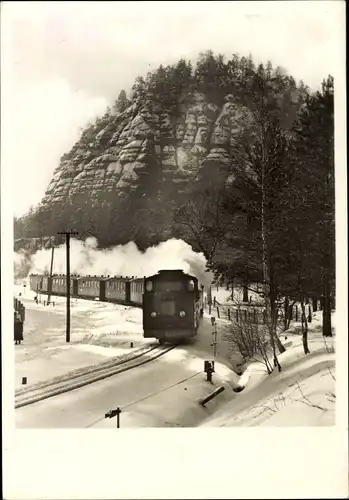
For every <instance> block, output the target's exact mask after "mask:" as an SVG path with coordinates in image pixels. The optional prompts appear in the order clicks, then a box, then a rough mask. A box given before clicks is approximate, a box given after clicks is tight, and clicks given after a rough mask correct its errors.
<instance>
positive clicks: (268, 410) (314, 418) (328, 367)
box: [202, 313, 336, 427]
mask: <svg viewBox="0 0 349 500" xmlns="http://www.w3.org/2000/svg"><path fill="white" fill-rule="evenodd" d="M333 320H335V314H333ZM299 326H300V325H297V324H293V325H292V328H291V329H290V331H288V332H287V335H286V336H285V335H283V336H281V340H282V341H283V343H284V345H285V347H286V348H287V350H286V352H285V353H283V354H281V355H279V361H280V364H281V366H282V371H281V373H279V372H278V371H277V370H275V371H274V372H273V373H272V374H271V375H268V374H267V373H266V370H265V368H264V366H263V365H262V364H257V363H252V364H250V365H249V366H248V368H247V370H246V371H245V373H244V374H243V376H242V377H241V379H240V384H241V385H242V386H243V385H245V389H244V390H243V391H242V392H240V393H239V394H236V395H235V396H234V398H233V401H231V402H229V403H227V404H226V405H224V406H223V407H221V408H220V409H219V411H217V412H216V413H215V415H214V416H212V417H211V418H208V419H207V420H206V421H205V422H204V423H203V424H202V425H204V426H221V427H230V426H255V425H273V426H294V425H302V426H308V425H312V426H314V425H320V426H323V425H334V424H335V402H336V396H335V394H336V390H335V384H336V380H335V379H336V371H335V337H332V338H328V337H327V338H326V340H324V338H323V336H322V334H321V313H315V315H314V318H313V321H312V323H311V324H310V325H309V349H310V354H308V355H306V356H305V355H304V351H303V345H302V339H301V336H300V335H299V333H298V331H299V330H298V329H299ZM292 331H293V332H297V333H291V332H292ZM285 337H287V338H285Z"/></svg>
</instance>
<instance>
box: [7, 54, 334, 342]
mask: <svg viewBox="0 0 349 500" xmlns="http://www.w3.org/2000/svg"><path fill="white" fill-rule="evenodd" d="M197 92H200V93H202V94H204V96H205V99H206V102H207V103H208V104H210V105H212V110H213V111H212V113H214V109H216V110H218V111H216V113H217V114H216V115H215V116H214V120H213V122H215V121H216V118H217V117H218V115H219V112H220V110H222V109H223V107H224V105H225V104H226V103H227V102H232V103H234V105H236V106H237V108H238V109H239V110H240V111H239V116H238V117H237V118H236V122H235V124H234V123H233V122H232V121H231V120H228V119H227V118H226V117H224V116H223V118H222V123H221V124H220V127H221V130H222V131H223V132H222V133H223V134H226V135H227V137H228V140H227V141H226V142H225V143H224V144H219V148H220V149H221V150H223V151H224V155H225V158H226V159H227V161H225V162H224V163H221V162H220V160H219V159H218V160H217V159H216V160H208V159H207V154H203V155H201V156H200V154H195V155H193V154H191V153H190V148H188V147H187V153H188V154H187V156H186V158H185V162H186V163H185V165H184V168H185V169H188V170H190V169H191V168H195V169H196V171H197V172H198V174H197V175H196V178H195V182H192V181H191V182H186V183H184V187H183V189H179V187H178V185H177V184H174V183H173V182H172V181H171V178H166V177H165V176H163V175H162V170H161V165H162V158H161V154H160V155H159V154H158V152H157V151H158V150H157V149H156V147H155V146H156V144H160V149H161V148H162V147H163V146H164V145H171V146H174V148H175V149H177V148H178V146H181V147H182V149H183V148H184V149H185V147H184V146H183V144H182V143H181V141H180V140H179V139H177V134H176V131H177V128H178V125H180V124H183V122H184V118H185V113H186V111H187V110H188V108H189V106H193V105H195V93H197ZM333 93H334V83H333V79H332V77H330V76H329V77H328V78H327V79H325V80H324V81H323V83H322V88H321V90H320V91H317V92H311V91H310V90H309V88H308V87H306V85H305V84H304V83H303V82H302V81H301V82H299V83H297V82H296V81H295V79H294V78H293V77H292V76H290V75H287V74H286V72H285V71H283V70H282V69H281V68H279V67H277V68H273V66H272V64H271V63H270V62H268V63H267V64H264V65H263V64H260V65H255V63H254V62H253V59H252V57H251V56H249V57H247V58H245V57H238V56H237V55H233V57H232V58H231V59H230V60H228V61H225V59H224V57H223V56H221V55H214V54H213V53H212V52H211V51H208V52H207V53H205V54H202V55H201V56H200V57H199V60H198V62H197V63H196V65H195V66H194V65H193V64H192V63H191V62H188V61H185V60H183V59H182V60H180V61H179V62H178V63H177V64H174V65H170V66H162V65H161V66H160V67H159V68H158V69H157V70H156V71H154V72H151V73H148V74H147V75H146V76H145V77H144V78H143V77H138V78H136V80H135V83H134V85H133V87H132V92H131V93H130V95H129V97H128V96H127V94H126V92H125V91H122V92H121V93H120V95H119V97H118V99H117V100H116V101H115V103H114V105H113V106H112V107H111V108H109V109H108V110H107V111H106V113H105V115H104V116H103V117H100V118H98V119H97V120H96V121H95V123H93V124H91V125H90V126H89V127H87V128H86V129H85V130H84V131H83V132H82V135H81V139H80V141H78V143H77V144H75V145H74V147H73V148H72V150H71V151H70V152H69V153H67V154H65V155H64V156H63V157H62V161H63V160H69V159H70V158H72V157H73V156H74V154H75V153H76V151H77V150H78V149H79V148H80V149H81V148H83V149H84V151H86V158H87V159H86V161H88V159H89V158H90V157H91V158H95V157H97V156H98V155H99V154H102V153H103V151H104V150H105V149H106V148H107V147H108V140H109V139H110V137H111V136H112V135H113V133H114V130H115V127H116V126H117V124H118V123H119V121H120V119H121V118H120V117H122V116H124V115H123V114H124V112H125V110H126V111H127V110H128V109H129V108H130V106H133V107H134V110H135V111H134V115H132V116H136V114H137V112H138V111H139V110H140V109H142V110H143V111H144V106H145V108H146V111H147V113H148V114H147V120H148V123H150V125H152V127H153V128H154V129H155V128H156V120H155V119H154V123H153V120H152V118H153V117H155V115H156V114H158V115H159V114H160V115H161V113H166V114H167V116H170V117H171V120H170V123H169V124H168V126H167V128H166V127H162V128H161V130H160V137H159V138H157V139H156V140H155V139H154V137H152V136H151V135H150V136H149V137H147V140H146V145H145V152H144V155H143V160H142V161H143V162H144V165H145V169H144V172H143V173H142V175H140V176H139V178H138V179H136V180H135V181H134V183H133V184H132V185H131V186H129V187H128V188H127V189H125V190H124V191H123V192H122V193H121V196H120V193H119V195H118V196H117V195H116V194H115V192H113V191H110V192H105V191H101V192H100V194H99V195H98V196H97V197H93V198H92V197H91V196H90V193H89V190H88V189H86V191H85V192H83V191H81V192H79V193H76V194H74V195H71V196H69V197H68V198H67V199H66V200H65V202H64V203H59V204H54V205H52V204H51V205H42V204H39V206H38V207H35V209H31V211H30V213H28V214H27V215H26V216H24V217H21V218H19V219H16V220H15V237H16V238H32V237H40V236H49V235H55V234H56V232H57V231H61V230H62V228H64V227H71V228H74V229H75V230H77V231H78V232H79V237H80V238H85V237H87V236H89V235H93V236H96V237H97V239H98V240H99V242H100V245H101V246H102V247H106V246H110V245H116V244H123V243H126V242H128V241H130V240H133V241H135V242H136V243H137V244H138V245H139V247H140V248H145V247H147V246H149V245H151V244H157V243H159V242H160V241H163V240H166V239H168V238H169V237H180V238H183V239H185V240H186V241H187V242H188V243H190V244H192V245H193V247H194V248H195V249H196V250H199V251H202V252H203V253H204V254H205V256H206V258H207V260H208V265H209V267H210V268H211V269H213V270H214V271H215V272H216V273H217V275H219V276H221V277H222V278H223V279H224V280H225V281H228V282H232V281H234V280H239V281H240V282H243V283H245V284H248V283H251V282H254V281H258V282H260V283H263V284H264V292H263V293H264V294H265V295H266V297H267V299H268V301H269V302H268V304H269V305H268V307H269V310H270V317H271V320H272V322H273V318H274V317H275V311H276V309H277V308H279V307H281V306H284V307H285V310H287V305H288V304H292V302H293V301H297V302H300V304H301V306H302V309H303V315H304V316H305V303H306V301H307V299H308V298H309V297H312V298H316V299H320V298H321V297H322V300H323V303H324V334H326V335H330V334H331V320H330V318H331V317H330V311H331V307H332V306H333V302H332V304H331V300H333V299H334V296H333V291H334V279H335V262H334V255H335V250H334V246H335V234H334V198H335V197H334V109H333V107H334V104H333ZM142 106H143V108H142ZM130 109H131V108H130ZM132 109H133V108H132ZM210 109H211V108H210ZM210 112H211V111H210V110H208V111H207V113H210ZM106 127H107V128H108V133H107V134H104V135H103V140H102V141H99V140H97V135H98V133H99V132H100V131H101V130H102V129H105V128H106ZM208 132H209V133H208V134H207V138H206V142H207V143H206V146H207V151H208V152H209V151H210V150H211V149H212V148H215V147H217V144H215V139H214V137H213V135H212V131H211V130H209V131H208ZM191 147H192V146H191ZM161 150H162V149H161ZM89 155H90V156H89ZM285 297H286V299H285ZM282 301H284V302H285V303H282ZM303 319H304V323H305V325H306V318H305V317H304V318H303ZM305 350H306V347H305Z"/></svg>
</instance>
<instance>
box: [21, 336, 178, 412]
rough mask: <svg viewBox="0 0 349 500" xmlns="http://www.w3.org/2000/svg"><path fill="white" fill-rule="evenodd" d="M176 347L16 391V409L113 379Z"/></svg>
mask: <svg viewBox="0 0 349 500" xmlns="http://www.w3.org/2000/svg"><path fill="white" fill-rule="evenodd" d="M175 347H176V346H175V345H172V346H158V345H157V346H153V347H150V348H148V349H145V350H143V351H141V352H139V353H138V354H137V355H135V356H133V357H131V358H127V359H123V360H119V361H117V360H116V361H115V360H114V361H112V360H110V361H107V362H105V363H103V364H100V365H98V366H96V367H91V368H87V369H81V370H79V371H78V372H72V373H71V374H69V373H68V374H67V375H65V376H63V377H56V378H55V379H52V380H49V381H47V382H41V383H40V382H39V383H37V384H35V385H33V386H32V387H27V388H23V389H20V390H18V391H16V393H15V408H16V409H17V408H22V407H23V406H28V405H32V404H34V403H37V402H38V401H42V400H44V399H48V398H52V397H53V396H58V395H59V394H64V393H65V392H69V391H73V390H74V389H79V388H80V387H84V386H86V385H89V384H93V383H94V382H98V381H99V380H103V379H105V378H108V377H112V376H113V375H116V374H118V373H122V372H125V371H128V370H131V369H133V368H136V367H138V366H142V365H144V364H146V363H150V362H151V361H153V360H155V359H157V358H159V357H160V356H163V355H164V354H166V353H167V352H169V351H171V350H172V349H174V348H175Z"/></svg>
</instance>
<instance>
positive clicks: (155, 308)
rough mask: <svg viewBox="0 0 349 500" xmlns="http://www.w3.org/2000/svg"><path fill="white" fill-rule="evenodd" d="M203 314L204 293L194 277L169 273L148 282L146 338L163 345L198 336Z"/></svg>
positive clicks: (145, 318)
mask: <svg viewBox="0 0 349 500" xmlns="http://www.w3.org/2000/svg"><path fill="white" fill-rule="evenodd" d="M202 315H203V291H202V290H201V291H200V290H199V286H198V280H197V278H195V277H194V276H190V275H189V274H186V273H184V272H183V271H182V270H173V271H170V270H166V271H159V272H158V273H157V274H155V275H153V276H149V277H147V278H145V279H144V295H143V330H144V337H146V338H154V337H155V338H157V339H159V341H160V344H163V343H165V342H180V341H183V340H185V339H187V338H190V337H195V335H196V334H197V331H198V327H199V323H200V318H201V316H202Z"/></svg>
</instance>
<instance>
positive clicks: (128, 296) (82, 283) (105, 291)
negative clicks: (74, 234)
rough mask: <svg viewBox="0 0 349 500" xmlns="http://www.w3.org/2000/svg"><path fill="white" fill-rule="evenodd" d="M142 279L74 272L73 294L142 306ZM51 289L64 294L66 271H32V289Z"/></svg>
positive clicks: (71, 284)
mask: <svg viewBox="0 0 349 500" xmlns="http://www.w3.org/2000/svg"><path fill="white" fill-rule="evenodd" d="M143 283H144V279H143V278H135V277H129V276H126V277H125V276H113V277H112V276H78V275H71V278H70V294H71V297H74V298H81V299H90V300H94V299H99V300H100V301H105V302H115V303H118V304H128V305H133V306H136V307H142V301H143ZM50 288H51V293H52V295H59V296H65V295H66V290H67V278H66V276H65V275H63V274H54V275H53V276H52V278H50V276H49V275H48V274H44V275H42V274H31V275H30V289H31V290H32V291H34V292H36V293H41V294H44V295H47V294H48V293H49V290H50Z"/></svg>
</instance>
